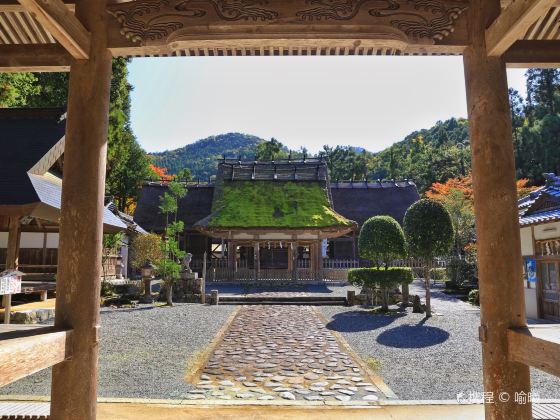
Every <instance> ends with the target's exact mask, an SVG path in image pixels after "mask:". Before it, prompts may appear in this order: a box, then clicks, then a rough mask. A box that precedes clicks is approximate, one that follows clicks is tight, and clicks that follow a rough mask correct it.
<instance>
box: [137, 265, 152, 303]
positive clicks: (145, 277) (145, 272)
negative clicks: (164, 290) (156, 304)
mask: <svg viewBox="0 0 560 420" xmlns="http://www.w3.org/2000/svg"><path fill="white" fill-rule="evenodd" d="M154 268H155V266H154V265H153V264H152V263H151V262H150V261H149V260H148V261H146V264H144V265H143V266H142V267H141V268H140V274H141V276H142V281H143V282H144V298H143V302H144V303H152V302H153V298H152V278H153V277H154V276H153V273H154Z"/></svg>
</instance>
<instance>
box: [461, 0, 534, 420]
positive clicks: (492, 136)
mask: <svg viewBox="0 0 560 420" xmlns="http://www.w3.org/2000/svg"><path fill="white" fill-rule="evenodd" d="M500 10H501V8H500V1H499V0H471V2H470V8H469V16H468V18H469V25H470V28H469V32H470V38H471V39H470V45H469V47H467V48H466V49H465V53H464V66H465V83H466V92H467V109H468V112H469V132H470V138H471V153H472V166H473V171H472V173H473V188H474V195H475V197H476V199H475V203H474V206H475V216H476V234H477V253H478V268H479V271H478V272H479V286H480V323H481V326H480V340H481V342H482V362H483V383H484V391H485V392H489V393H493V395H495V396H496V395H500V393H508V394H509V395H510V396H514V395H515V393H516V392H524V393H526V394H528V393H529V392H530V391H531V380H530V375H529V368H528V367H527V366H524V365H522V364H520V363H516V362H512V361H511V360H509V359H508V340H507V335H508V329H509V328H515V327H525V326H526V325H527V318H526V315H525V297H524V290H523V282H522V281H521V278H522V272H521V268H522V259H521V239H520V234H519V214H518V209H517V191H516V186H515V161H514V154H513V142H512V129H511V112H510V107H509V97H508V85H507V73H506V67H505V63H504V62H503V60H502V58H501V57H489V56H488V51H487V48H486V43H485V38H486V36H485V30H486V28H488V26H489V25H490V23H491V22H494V21H495V20H496V18H497V17H498V16H499V15H500ZM485 412H486V418H487V419H492V420H509V419H516V420H530V419H531V418H532V416H531V404H527V405H523V404H518V403H517V402H516V401H515V399H514V398H511V399H510V400H509V401H503V399H502V400H500V399H499V398H495V399H494V402H493V403H487V404H485Z"/></svg>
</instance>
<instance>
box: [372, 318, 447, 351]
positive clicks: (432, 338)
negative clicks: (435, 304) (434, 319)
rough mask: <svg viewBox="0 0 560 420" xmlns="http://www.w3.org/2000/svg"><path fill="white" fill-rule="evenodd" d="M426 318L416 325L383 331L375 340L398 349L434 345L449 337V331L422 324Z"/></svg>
mask: <svg viewBox="0 0 560 420" xmlns="http://www.w3.org/2000/svg"><path fill="white" fill-rule="evenodd" d="M425 322H426V320H425V319H424V320H422V321H420V322H419V323H418V324H417V325H401V326H399V327H395V328H391V329H389V330H387V331H383V332H382V333H381V334H379V336H378V337H377V342H378V343H379V344H382V345H384V346H387V347H396V348H399V349H419V348H424V347H430V346H435V345H436V344H441V343H443V342H444V341H447V339H449V333H448V332H447V331H445V330H442V329H441V328H437V327H428V326H426V325H424V323H425Z"/></svg>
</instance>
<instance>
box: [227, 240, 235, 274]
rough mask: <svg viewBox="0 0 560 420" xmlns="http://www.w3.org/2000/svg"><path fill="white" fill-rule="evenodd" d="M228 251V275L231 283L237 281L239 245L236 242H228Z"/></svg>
mask: <svg viewBox="0 0 560 420" xmlns="http://www.w3.org/2000/svg"><path fill="white" fill-rule="evenodd" d="M227 251H228V255H227V258H228V261H227V264H228V273H229V279H230V280H231V281H233V280H235V272H236V271H237V270H236V263H237V243H235V242H234V241H228V246H227Z"/></svg>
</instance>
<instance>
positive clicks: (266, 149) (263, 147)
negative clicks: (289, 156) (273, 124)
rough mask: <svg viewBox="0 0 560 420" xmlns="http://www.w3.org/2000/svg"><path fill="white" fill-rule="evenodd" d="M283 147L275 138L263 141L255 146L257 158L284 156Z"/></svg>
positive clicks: (273, 158) (268, 159) (270, 158)
mask: <svg viewBox="0 0 560 420" xmlns="http://www.w3.org/2000/svg"><path fill="white" fill-rule="evenodd" d="M284 149H285V147H284V145H283V144H282V143H280V142H279V141H278V140H276V139H275V138H272V139H270V141H265V142H263V143H260V144H259V145H258V146H257V154H256V155H257V156H256V157H257V160H260V161H271V160H275V159H278V158H280V157H286V152H285V150H284Z"/></svg>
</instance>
